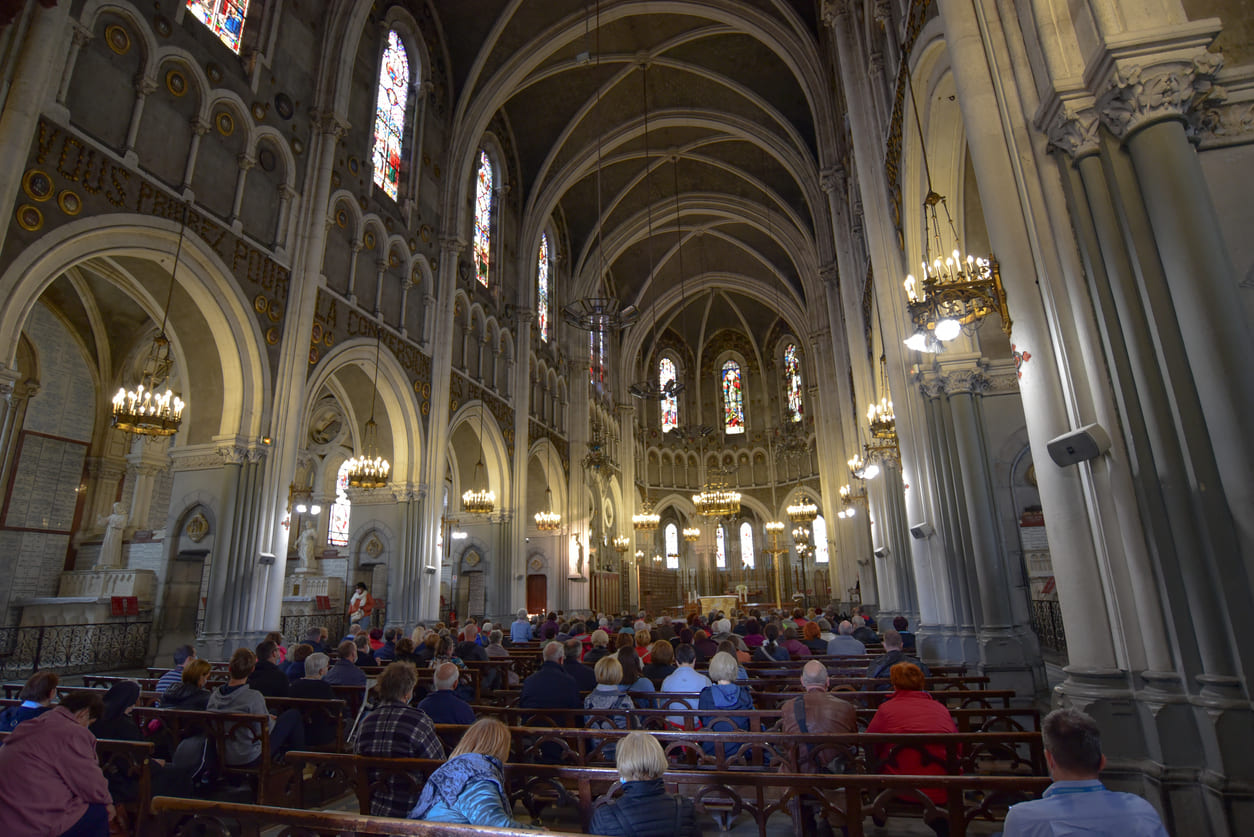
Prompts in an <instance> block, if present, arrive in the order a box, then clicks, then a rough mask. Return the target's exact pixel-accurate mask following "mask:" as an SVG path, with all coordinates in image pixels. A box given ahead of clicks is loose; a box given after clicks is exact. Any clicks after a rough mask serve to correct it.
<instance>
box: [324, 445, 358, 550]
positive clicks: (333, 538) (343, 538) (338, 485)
mask: <svg viewBox="0 0 1254 837" xmlns="http://www.w3.org/2000/svg"><path fill="white" fill-rule="evenodd" d="M351 512H352V505H351V504H350V503H349V502H348V462H347V461H345V463H344V464H343V465H341V466H340V473H339V475H338V476H336V478H335V502H334V503H332V504H331V516H330V518H329V520H328V522H327V543H329V544H331V546H348V519H349V517H350V515H351Z"/></svg>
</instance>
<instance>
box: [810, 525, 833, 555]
mask: <svg viewBox="0 0 1254 837" xmlns="http://www.w3.org/2000/svg"><path fill="white" fill-rule="evenodd" d="M812 525H813V527H814V541H813V543H814V563H816V564H826V563H827V562H828V561H830V560H831V558H830V556H829V555H828V554H827V521H826V520H824V519H823V515H821V514H820V515H819V516H818V517H816V518H814V523H813V524H812Z"/></svg>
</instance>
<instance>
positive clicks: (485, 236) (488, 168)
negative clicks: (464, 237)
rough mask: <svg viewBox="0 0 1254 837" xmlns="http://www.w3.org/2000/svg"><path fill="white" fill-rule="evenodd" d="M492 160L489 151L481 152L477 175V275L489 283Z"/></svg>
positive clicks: (480, 279) (485, 283)
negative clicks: (489, 157)
mask: <svg viewBox="0 0 1254 837" xmlns="http://www.w3.org/2000/svg"><path fill="white" fill-rule="evenodd" d="M492 180H493V175H492V161H491V160H489V159H488V152H486V151H480V152H479V174H478V175H477V176H476V177H475V275H476V276H478V277H479V284H480V285H483V286H485V287H486V286H487V284H488V265H489V264H490V262H491V257H492Z"/></svg>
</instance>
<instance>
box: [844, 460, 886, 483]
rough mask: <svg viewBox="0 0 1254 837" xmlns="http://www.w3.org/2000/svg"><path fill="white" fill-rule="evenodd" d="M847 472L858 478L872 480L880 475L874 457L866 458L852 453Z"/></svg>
mask: <svg viewBox="0 0 1254 837" xmlns="http://www.w3.org/2000/svg"><path fill="white" fill-rule="evenodd" d="M849 473H851V474H853V475H854V476H855V477H857V478H858V479H860V480H873V479H875V478H876V477H878V476H879V475H880V466H879V464H878V463H876V462H875V460H874V459H870V460H868V459H864V458H863V457H862V456H861V455H859V454H854V456H853V458H852V459H850V460H849Z"/></svg>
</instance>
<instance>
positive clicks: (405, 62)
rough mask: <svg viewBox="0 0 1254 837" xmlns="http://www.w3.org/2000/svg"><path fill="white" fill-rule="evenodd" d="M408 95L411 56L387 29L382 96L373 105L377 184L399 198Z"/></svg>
mask: <svg viewBox="0 0 1254 837" xmlns="http://www.w3.org/2000/svg"><path fill="white" fill-rule="evenodd" d="M408 99H409V56H408V55H406V54H405V45H404V44H403V43H401V38H400V36H399V35H397V34H396V30H395V29H393V30H392V31H391V32H388V45H387V49H385V50H384V51H383V67H382V68H381V69H380V70H379V96H378V99H377V101H376V102H375V108H374V149H373V151H372V152H371V160H372V162H373V165H374V185H376V186H378V187H379V188H381V189H382V190H383V191H384V192H386V193H387V195H388V197H390V198H391V199H392V200H396V196H397V184H398V183H400V177H401V145H402V141H401V137H402V136H403V135H404V133H405V103H406V102H407V101H408Z"/></svg>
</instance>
